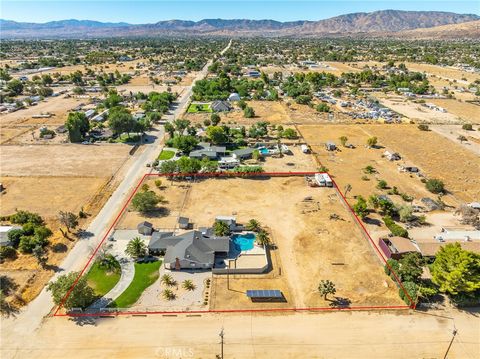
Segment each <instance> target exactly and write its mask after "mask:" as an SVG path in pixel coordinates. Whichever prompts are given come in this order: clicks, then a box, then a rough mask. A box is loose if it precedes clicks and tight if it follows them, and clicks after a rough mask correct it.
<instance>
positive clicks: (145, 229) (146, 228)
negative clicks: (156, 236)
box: [137, 221, 153, 236]
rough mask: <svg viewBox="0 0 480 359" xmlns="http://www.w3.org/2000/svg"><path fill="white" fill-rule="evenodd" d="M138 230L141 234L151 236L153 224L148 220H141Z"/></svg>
mask: <svg viewBox="0 0 480 359" xmlns="http://www.w3.org/2000/svg"><path fill="white" fill-rule="evenodd" d="M137 230H138V233H139V234H143V235H145V236H149V235H151V234H152V233H153V224H151V223H150V222H147V221H144V222H141V223H139V224H138V226H137Z"/></svg>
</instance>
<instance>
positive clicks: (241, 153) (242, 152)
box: [232, 147, 255, 160]
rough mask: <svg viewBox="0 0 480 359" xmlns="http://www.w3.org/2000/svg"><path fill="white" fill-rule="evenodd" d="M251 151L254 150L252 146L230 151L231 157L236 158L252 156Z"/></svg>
mask: <svg viewBox="0 0 480 359" xmlns="http://www.w3.org/2000/svg"><path fill="white" fill-rule="evenodd" d="M253 152H255V149H254V148H250V147H247V148H240V149H238V150H235V151H232V157H233V158H236V159H238V160H246V159H249V158H252V156H253Z"/></svg>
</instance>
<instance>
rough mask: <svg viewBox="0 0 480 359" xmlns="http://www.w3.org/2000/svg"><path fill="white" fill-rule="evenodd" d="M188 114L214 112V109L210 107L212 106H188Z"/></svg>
mask: <svg viewBox="0 0 480 359" xmlns="http://www.w3.org/2000/svg"><path fill="white" fill-rule="evenodd" d="M187 112H188V113H197V112H213V111H212V108H211V107H210V104H208V103H206V104H194V103H192V104H190V106H188V110H187Z"/></svg>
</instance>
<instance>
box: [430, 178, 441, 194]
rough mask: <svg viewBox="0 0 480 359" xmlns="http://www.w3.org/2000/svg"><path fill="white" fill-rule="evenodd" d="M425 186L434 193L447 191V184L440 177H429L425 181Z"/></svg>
mask: <svg viewBox="0 0 480 359" xmlns="http://www.w3.org/2000/svg"><path fill="white" fill-rule="evenodd" d="M425 187H426V188H427V189H428V190H429V191H430V192H432V193H443V192H444V191H445V185H444V184H443V182H442V181H441V180H439V179H435V178H432V179H429V180H427V182H425Z"/></svg>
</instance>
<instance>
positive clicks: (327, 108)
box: [315, 102, 330, 112]
mask: <svg viewBox="0 0 480 359" xmlns="http://www.w3.org/2000/svg"><path fill="white" fill-rule="evenodd" d="M315 109H316V110H317V112H330V106H328V105H327V104H326V103H323V102H322V103H319V104H318V105H317V107H316V108H315Z"/></svg>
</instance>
